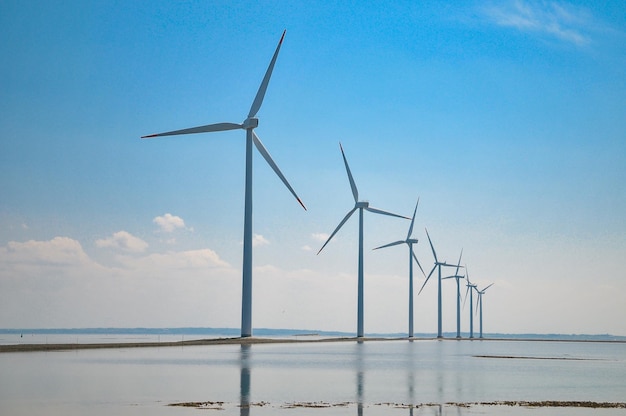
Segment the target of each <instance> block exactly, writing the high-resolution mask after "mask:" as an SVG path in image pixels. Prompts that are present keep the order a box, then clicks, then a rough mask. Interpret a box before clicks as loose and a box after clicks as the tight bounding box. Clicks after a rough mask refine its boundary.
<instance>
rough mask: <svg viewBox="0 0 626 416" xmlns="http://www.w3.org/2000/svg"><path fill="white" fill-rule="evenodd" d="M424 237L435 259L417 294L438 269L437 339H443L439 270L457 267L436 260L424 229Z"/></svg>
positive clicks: (431, 243)
mask: <svg viewBox="0 0 626 416" xmlns="http://www.w3.org/2000/svg"><path fill="white" fill-rule="evenodd" d="M426 237H428V242H429V243H430V248H431V250H432V251H433V257H434V258H435V265H434V266H433V268H432V270H431V271H430V273H428V276H427V277H426V280H425V281H424V284H423V285H422V288H421V289H420V291H419V292H418V295H419V294H420V293H422V290H424V286H426V283H428V279H430V276H432V274H433V272H434V271H435V269H438V274H439V279H438V282H437V338H443V333H442V331H441V328H442V326H441V268H442V267H457V265H456V264H449V263H446V262H445V261H439V260H438V259H437V253H436V252H435V247H434V246H433V242H432V241H431V239H430V235H428V229H426ZM461 267H462V266H461Z"/></svg>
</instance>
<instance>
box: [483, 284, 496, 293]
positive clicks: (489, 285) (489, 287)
mask: <svg viewBox="0 0 626 416" xmlns="http://www.w3.org/2000/svg"><path fill="white" fill-rule="evenodd" d="M493 285H494V284H493V283H492V284H490V285H489V286H487V287H486V288H484V289H483V290H481V292H483V293H485V290H487V289H489V288H490V287H491V286H493Z"/></svg>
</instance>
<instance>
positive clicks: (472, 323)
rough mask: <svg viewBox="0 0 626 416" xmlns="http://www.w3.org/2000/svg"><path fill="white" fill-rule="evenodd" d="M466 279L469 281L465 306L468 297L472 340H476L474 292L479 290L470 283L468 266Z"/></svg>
mask: <svg viewBox="0 0 626 416" xmlns="http://www.w3.org/2000/svg"><path fill="white" fill-rule="evenodd" d="M465 278H466V279H467V284H466V286H467V289H466V290H465V299H464V300H463V306H465V301H466V300H467V295H468V294H469V297H470V306H469V318H470V338H474V296H473V294H474V290H477V288H476V285H475V284H473V283H472V282H470V278H469V270H468V269H467V266H465Z"/></svg>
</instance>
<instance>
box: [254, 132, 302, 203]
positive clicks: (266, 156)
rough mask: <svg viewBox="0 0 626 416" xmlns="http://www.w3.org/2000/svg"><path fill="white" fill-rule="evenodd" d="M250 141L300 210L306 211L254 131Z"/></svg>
mask: <svg viewBox="0 0 626 416" xmlns="http://www.w3.org/2000/svg"><path fill="white" fill-rule="evenodd" d="M252 141H253V142H254V145H255V146H256V148H257V150H258V151H259V153H261V156H263V158H264V159H265V161H266V162H267V163H268V164H269V165H270V166H271V168H272V169H274V172H276V175H278V177H279V178H280V180H281V181H283V183H284V184H285V186H286V187H287V189H289V192H291V194H292V195H293V196H294V197H295V198H296V200H297V201H298V202H299V203H300V205H302V208H304V210H305V211H306V207H305V206H304V204H303V203H302V201H301V200H300V198H299V197H298V195H297V194H296V191H294V190H293V188H292V187H291V185H289V182H288V181H287V178H285V176H284V175H283V173H282V172H281V171H280V169H279V168H278V165H276V163H274V160H273V159H272V156H270V154H269V152H268V151H267V149H266V148H265V146H263V143H261V139H259V136H257V135H256V133H255V132H254V130H253V131H252Z"/></svg>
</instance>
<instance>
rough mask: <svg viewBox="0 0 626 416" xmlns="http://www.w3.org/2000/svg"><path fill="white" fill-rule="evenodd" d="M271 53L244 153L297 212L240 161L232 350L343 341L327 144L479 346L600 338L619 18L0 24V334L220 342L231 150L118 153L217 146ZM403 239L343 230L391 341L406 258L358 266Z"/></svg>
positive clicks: (344, 243) (614, 159)
mask: <svg viewBox="0 0 626 416" xmlns="http://www.w3.org/2000/svg"><path fill="white" fill-rule="evenodd" d="M284 29H287V34H286V37H285V41H284V43H283V46H282V48H281V51H280V55H279V57H278V61H277V63H276V67H275V70H274V73H273V76H272V79H271V82H270V85H269V88H268V91H267V95H266V97H265V101H264V103H263V107H262V108H261V110H260V111H259V113H258V117H259V120H260V121H259V127H258V128H257V129H256V132H257V134H258V135H259V136H260V137H261V139H262V140H263V142H264V144H265V146H266V147H267V148H268V150H269V152H270V153H271V154H272V156H273V158H274V160H275V161H276V162H277V164H278V165H279V166H280V168H281V169H282V171H283V173H284V174H285V175H286V177H287V179H288V180H289V181H290V183H291V184H292V185H293V187H294V188H295V190H296V192H297V193H298V194H299V195H300V197H301V198H302V199H303V201H304V203H305V204H306V205H307V208H308V211H306V212H305V211H304V210H302V209H301V208H300V206H299V205H298V204H297V202H296V201H295V200H294V199H293V197H292V196H291V195H290V193H289V192H288V191H287V190H286V189H285V188H284V186H283V184H282V183H281V182H280V180H279V179H278V178H277V177H276V176H275V175H274V173H273V171H272V170H271V169H270V168H269V167H268V166H267V164H266V163H265V161H264V160H263V159H262V158H261V157H258V156H259V155H258V154H256V155H255V160H254V233H255V234H256V242H257V244H256V245H255V251H254V267H255V272H254V273H255V274H254V276H255V280H254V291H253V299H254V301H253V302H254V303H253V325H254V326H255V327H290V328H306V329H324V330H345V331H354V330H355V329H356V328H355V327H356V266H357V264H356V256H357V241H358V240H357V226H358V225H357V219H356V217H355V218H353V219H351V220H350V221H349V222H348V223H346V225H345V226H344V228H343V229H342V230H341V231H340V232H339V233H338V234H337V236H336V237H335V238H333V240H332V241H331V243H330V244H329V245H328V246H327V247H326V248H325V249H324V251H323V252H322V253H321V254H320V255H319V256H318V255H316V253H317V251H318V250H319V247H321V245H322V244H323V242H324V238H325V237H327V236H328V234H329V233H330V232H332V230H333V229H334V228H335V226H336V225H337V224H338V223H339V221H340V220H341V218H343V215H345V213H346V212H347V211H348V210H349V209H350V208H351V207H352V204H353V202H352V196H351V193H350V187H349V183H348V179H347V177H346V173H345V169H344V166H343V163H342V159H341V153H340V151H339V142H340V141H341V142H342V144H343V146H344V149H345V151H346V156H347V158H348V161H349V163H350V166H351V169H352V173H353V175H354V177H355V181H356V183H357V185H358V187H359V191H360V194H361V195H362V197H363V198H365V199H367V200H369V201H370V203H371V204H372V205H373V206H375V207H379V208H382V209H386V210H390V211H393V212H398V213H401V214H404V215H410V214H411V212H412V210H413V207H414V205H415V201H416V199H417V197H418V196H419V197H420V207H419V209H418V214H417V219H416V225H415V232H414V236H415V237H416V238H418V239H419V240H420V243H419V244H418V246H417V250H416V251H417V255H418V257H419V259H420V261H421V262H422V264H423V265H424V266H425V269H430V267H429V266H430V265H431V264H432V261H433V260H432V254H431V252H430V249H429V247H428V243H427V240H426V234H425V232H424V227H428V230H429V233H430V235H431V237H432V239H433V243H434V244H435V247H436V249H437V253H438V255H439V257H440V258H443V259H447V260H448V261H456V260H457V259H458V255H459V252H460V250H461V248H463V249H464V256H463V263H464V264H467V267H468V269H469V271H470V276H471V277H472V280H474V281H475V282H476V283H478V284H479V286H480V287H482V286H486V285H487V284H490V283H492V282H495V285H494V286H493V287H492V288H491V289H489V292H487V294H486V295H485V330H486V331H488V332H496V331H497V332H552V333H613V334H618V335H626V324H625V323H624V321H623V319H621V318H622V317H623V316H624V314H625V313H626V307H625V306H624V303H623V293H624V291H625V290H626V279H625V278H626V275H625V273H624V268H623V266H622V265H621V262H620V260H621V259H622V257H623V255H624V253H625V252H626V237H625V236H626V215H625V214H624V213H625V212H626V185H625V184H626V6H624V4H623V3H622V2H619V1H614V2H606V4H598V3H597V2H591V1H578V2H561V1H555V2H552V1H498V2H495V1H494V2H482V1H480V2H458V3H456V4H455V3H452V4H450V3H448V2H445V3H444V2H436V1H428V2H419V3H415V2H391V3H390V2H367V4H362V3H361V2H352V3H350V2H307V3H306V4H305V3H299V2H230V1H229V2H184V3H177V2H158V1H150V2H139V1H138V2H131V3H128V2H114V1H107V2H90V1H76V2H72V1H69V2H43V1H42V2H37V1H32V2H14V1H5V2H3V3H2V5H0V54H1V55H0V56H1V57H2V59H0V80H1V81H0V82H1V85H2V94H0V114H2V115H1V116H0V195H2V197H1V198H0V327H81V326H90V327H91V326H157V327H160V326H215V327H224V326H230V327H238V326H239V322H240V308H241V304H240V302H241V300H240V296H241V295H240V293H241V256H242V254H241V252H242V244H241V241H242V236H243V196H244V192H243V191H244V189H243V179H244V142H245V140H244V133H243V132H242V131H239V130H237V131H231V132H222V133H212V134H201V135H190V136H180V137H169V138H157V139H151V140H140V139H139V137H140V136H143V135H146V134H151V133H157V132H162V131H169V130H175V129H179V128H186V127H194V126H197V125H203V124H210V123H214V122H226V121H228V122H236V123H240V122H242V121H243V120H244V119H245V117H246V115H247V112H248V110H249V108H250V104H251V102H252V100H253V98H254V95H255V94H256V91H257V89H258V86H259V84H260V81H261V79H262V77H263V74H264V72H265V70H266V68H267V65H268V63H269V60H270V58H271V56H272V53H273V52H274V49H275V47H276V44H277V42H278V40H279V38H280V35H281V33H282V31H283V30H284ZM407 229H408V221H403V220H400V219H394V218H389V217H380V216H375V215H366V219H365V247H366V258H365V273H366V286H365V290H366V295H365V313H366V315H365V330H366V332H395V331H405V330H406V327H407V316H406V315H407V297H408V295H407V273H408V270H407V269H408V265H407V261H408V260H407V258H406V257H407V256H406V250H402V249H401V248H397V250H395V249H394V248H390V249H387V250H381V251H375V252H372V251H370V250H369V249H371V248H373V247H376V246H378V245H381V244H384V243H387V242H390V241H394V240H398V239H401V238H404V237H405V236H406V232H407ZM422 281H423V277H419V276H416V285H417V286H418V287H419V286H420V285H421V283H422ZM434 283H435V282H434V281H433V282H432V283H430V282H429V284H428V285H427V286H426V288H425V289H424V291H423V292H422V294H421V295H420V296H419V297H417V298H416V312H415V330H416V332H435V331H436V285H435V284H434ZM454 286H455V285H454V283H453V282H452V281H446V282H444V331H453V330H455V321H454V316H455V310H454V307H455V305H454V302H455V287H454ZM463 317H464V318H463V319H464V321H463V324H462V325H463V330H467V327H468V323H467V320H468V319H469V311H468V305H466V306H465V309H464V314H463Z"/></svg>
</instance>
